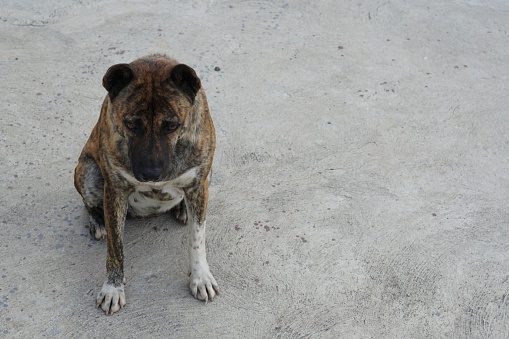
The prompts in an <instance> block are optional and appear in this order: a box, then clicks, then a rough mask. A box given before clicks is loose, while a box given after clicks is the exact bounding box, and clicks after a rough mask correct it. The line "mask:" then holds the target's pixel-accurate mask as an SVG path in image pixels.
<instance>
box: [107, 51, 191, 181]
mask: <svg viewBox="0 0 509 339" xmlns="http://www.w3.org/2000/svg"><path fill="white" fill-rule="evenodd" d="M103 86H104V88H106V90H107V91H108V96H109V100H110V101H111V108H112V109H113V115H112V116H113V121H112V122H113V124H114V125H115V129H116V130H117V132H118V133H119V134H120V135H121V136H122V137H123V140H124V141H125V143H126V144H127V153H128V157H129V161H130V165H131V169H132V171H133V174H134V176H135V178H136V179H137V180H139V181H144V182H146V181H161V180H164V179H165V178H166V177H167V176H168V170H169V167H170V161H175V160H177V159H172V158H173V155H174V153H175V147H176V144H177V141H178V139H179V138H180V137H181V136H182V134H183V133H184V131H185V130H186V129H190V128H192V126H190V124H192V121H190V120H191V119H190V115H191V112H192V109H193V105H194V103H195V100H196V95H197V93H198V91H199V90H200V88H201V83H200V80H199V78H198V77H197V76H196V73H195V72H194V70H193V69H192V68H191V67H189V66H187V65H184V64H177V63H176V62H175V61H174V60H172V59H169V58H164V57H160V58H154V59H140V60H137V61H135V62H133V63H131V64H118V65H114V66H112V67H110V68H109V69H108V71H107V72H106V74H105V76H104V78H103Z"/></svg>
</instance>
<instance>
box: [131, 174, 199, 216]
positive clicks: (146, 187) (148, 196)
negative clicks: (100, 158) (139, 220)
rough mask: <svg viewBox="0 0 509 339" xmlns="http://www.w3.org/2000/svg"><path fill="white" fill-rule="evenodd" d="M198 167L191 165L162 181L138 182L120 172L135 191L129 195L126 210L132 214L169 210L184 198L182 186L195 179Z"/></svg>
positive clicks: (188, 184)
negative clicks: (179, 173)
mask: <svg viewBox="0 0 509 339" xmlns="http://www.w3.org/2000/svg"><path fill="white" fill-rule="evenodd" d="M197 173H198V168H196V167H193V168H191V169H190V170H188V171H187V172H185V173H183V174H182V175H181V176H179V177H177V178H175V179H173V180H170V181H163V182H140V181H138V180H136V179H135V178H134V177H133V176H131V175H130V174H128V173H122V175H123V176H124V178H126V179H127V180H128V181H129V182H131V183H132V184H133V185H134V187H135V191H134V192H133V193H131V195H130V196H129V207H128V211H129V213H130V214H131V215H132V216H140V217H144V216H149V215H155V214H161V213H165V212H167V211H169V210H170V209H171V208H172V207H174V206H176V205H177V204H178V203H180V202H181V201H182V199H184V189H183V188H184V187H189V186H190V185H191V183H192V182H193V180H195V178H196V176H197Z"/></svg>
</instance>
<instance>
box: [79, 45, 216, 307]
mask: <svg viewBox="0 0 509 339" xmlns="http://www.w3.org/2000/svg"><path fill="white" fill-rule="evenodd" d="M103 85H104V87H105V88H106V89H107V90H108V95H107V96H106V98H105V99H104V102H103V105H102V109H101V114H100V117H99V120H98V122H97V124H96V126H95V127H94V129H93V130H92V133H91V135H90V138H89V139H88V141H87V143H86V145H85V147H84V148H83V151H82V153H81V156H80V158H79V161H78V165H77V167H76V170H75V175H74V183H75V187H76V189H77V190H78V192H79V193H80V194H81V196H82V197H83V201H84V203H85V206H86V208H87V210H88V211H89V213H90V215H91V223H90V234H91V235H92V236H93V237H95V238H97V239H100V238H103V237H106V239H107V261H106V270H107V281H106V283H105V285H104V286H106V285H108V288H110V289H111V288H116V289H118V291H120V292H121V294H120V295H121V296H120V300H117V301H111V302H110V301H108V300H107V299H108V298H111V296H108V293H107V289H106V288H105V287H104V286H103V290H102V291H101V293H100V294H99V296H98V298H97V300H98V306H100V305H101V304H102V308H103V310H105V312H106V313H107V314H108V313H110V314H111V313H113V312H115V311H117V310H118V309H119V308H121V307H122V306H123V304H125V297H123V282H124V255H123V230H124V224H125V219H126V216H127V214H128V210H129V208H128V205H129V202H128V201H129V200H128V199H129V196H130V195H131V194H132V193H133V192H135V190H136V187H137V186H138V185H139V184H144V183H145V182H149V184H151V183H152V182H157V183H165V182H169V181H171V180H173V179H176V178H178V177H180V176H181V175H182V174H184V173H186V172H187V171H189V170H190V169H193V168H196V169H197V171H196V175H195V177H193V178H192V180H191V181H190V182H188V183H187V185H186V186H185V187H181V190H182V191H183V192H184V200H182V201H180V202H179V201H177V200H178V198H177V200H175V201H176V205H175V207H174V208H173V211H174V213H175V215H176V216H177V218H179V219H180V220H181V221H183V222H186V221H187V220H188V219H189V220H190V222H191V223H192V230H191V232H192V235H191V237H192V239H191V242H190V246H191V247H190V256H191V260H194V261H195V263H196V265H198V266H196V265H195V264H193V262H191V269H192V271H195V272H196V271H200V272H201V273H200V272H198V273H196V274H197V275H196V276H194V278H193V272H191V275H192V281H191V290H192V293H193V295H194V296H195V297H197V296H198V297H199V298H200V299H204V300H208V299H213V297H214V295H215V294H216V293H217V284H216V283H215V280H214V279H213V277H212V275H210V272H208V265H207V263H206V259H205V247H204V246H205V245H204V228H205V214H206V210H207V201H208V179H207V176H208V174H209V172H210V170H211V166H212V159H213V155H214V148H215V131H214V126H213V123H212V120H211V117H210V113H209V109H208V104H207V99H206V97H205V92H204V90H203V88H202V87H201V83H200V80H199V79H198V77H197V76H196V74H195V73H194V71H193V70H192V69H191V68H189V67H188V66H185V65H182V64H178V62H177V61H176V60H174V59H172V58H169V57H166V56H164V55H150V56H147V57H144V58H141V59H138V60H136V61H134V62H132V63H131V64H128V65H127V64H119V65H114V66H112V67H110V69H109V70H108V71H107V73H106V75H105V76H104V78H103ZM133 121H136V126H137V127H136V128H135V129H129V128H128V126H130V127H132V126H133V125H132V124H131V125H128V123H129V122H133ZM174 122H178V123H179V126H178V128H177V129H176V130H175V131H173V132H171V131H172V129H168V128H167V127H165V126H172V127H174V125H172V123H174ZM168 130H169V131H170V133H167V134H165V133H163V131H166V132H167V131H168ZM159 172H160V173H159ZM147 178H148V179H147ZM140 194H142V195H143V196H144V197H147V198H151V199H155V200H159V201H170V200H171V199H175V198H176V197H174V196H172V195H171V194H170V193H168V192H162V191H161V190H157V189H152V190H151V191H144V192H141V193H140ZM186 205H187V206H186ZM129 212H130V213H131V211H129ZM198 247H199V249H198ZM193 251H194V252H193ZM202 252H203V253H202ZM202 259H203V260H202ZM198 261H200V262H199V263H198ZM202 271H203V272H202ZM207 274H208V275H207ZM205 275H207V276H210V279H208V278H205ZM202 278H203V279H202ZM202 280H203V281H205V282H203V283H202V282H200V281H202ZM203 284H205V285H206V286H205V287H203ZM211 286H212V287H211ZM204 288H205V289H204ZM210 288H212V289H213V290H212V291H211V290H210ZM204 291H205V292H204ZM120 292H119V293H120ZM207 294H208V295H207ZM122 297H123V298H124V299H122ZM117 299H118V298H117ZM105 304H107V305H105Z"/></svg>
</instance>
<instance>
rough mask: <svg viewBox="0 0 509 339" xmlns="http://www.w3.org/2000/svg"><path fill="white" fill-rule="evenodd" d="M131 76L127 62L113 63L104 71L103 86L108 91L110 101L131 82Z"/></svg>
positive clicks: (131, 72)
mask: <svg viewBox="0 0 509 339" xmlns="http://www.w3.org/2000/svg"><path fill="white" fill-rule="evenodd" d="M133 77H134V75H133V70H132V69H131V66H129V65H128V64H117V65H113V66H111V67H110V68H109V69H108V71H106V74H105V75H104V77H103V86H104V88H106V90H107V91H108V95H109V96H110V100H111V101H113V99H114V98H115V97H116V96H117V95H118V93H120V91H121V90H122V89H123V88H124V87H125V86H127V84H128V83H130V82H131V80H132V79H133Z"/></svg>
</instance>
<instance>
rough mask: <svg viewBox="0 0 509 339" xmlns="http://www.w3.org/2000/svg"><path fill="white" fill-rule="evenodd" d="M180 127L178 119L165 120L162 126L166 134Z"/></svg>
mask: <svg viewBox="0 0 509 339" xmlns="http://www.w3.org/2000/svg"><path fill="white" fill-rule="evenodd" d="M179 127H180V124H179V123H178V122H176V121H164V122H163V125H162V126H161V131H162V132H163V133H164V134H171V133H173V132H175V131H176V130H177V129H178V128H179Z"/></svg>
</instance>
